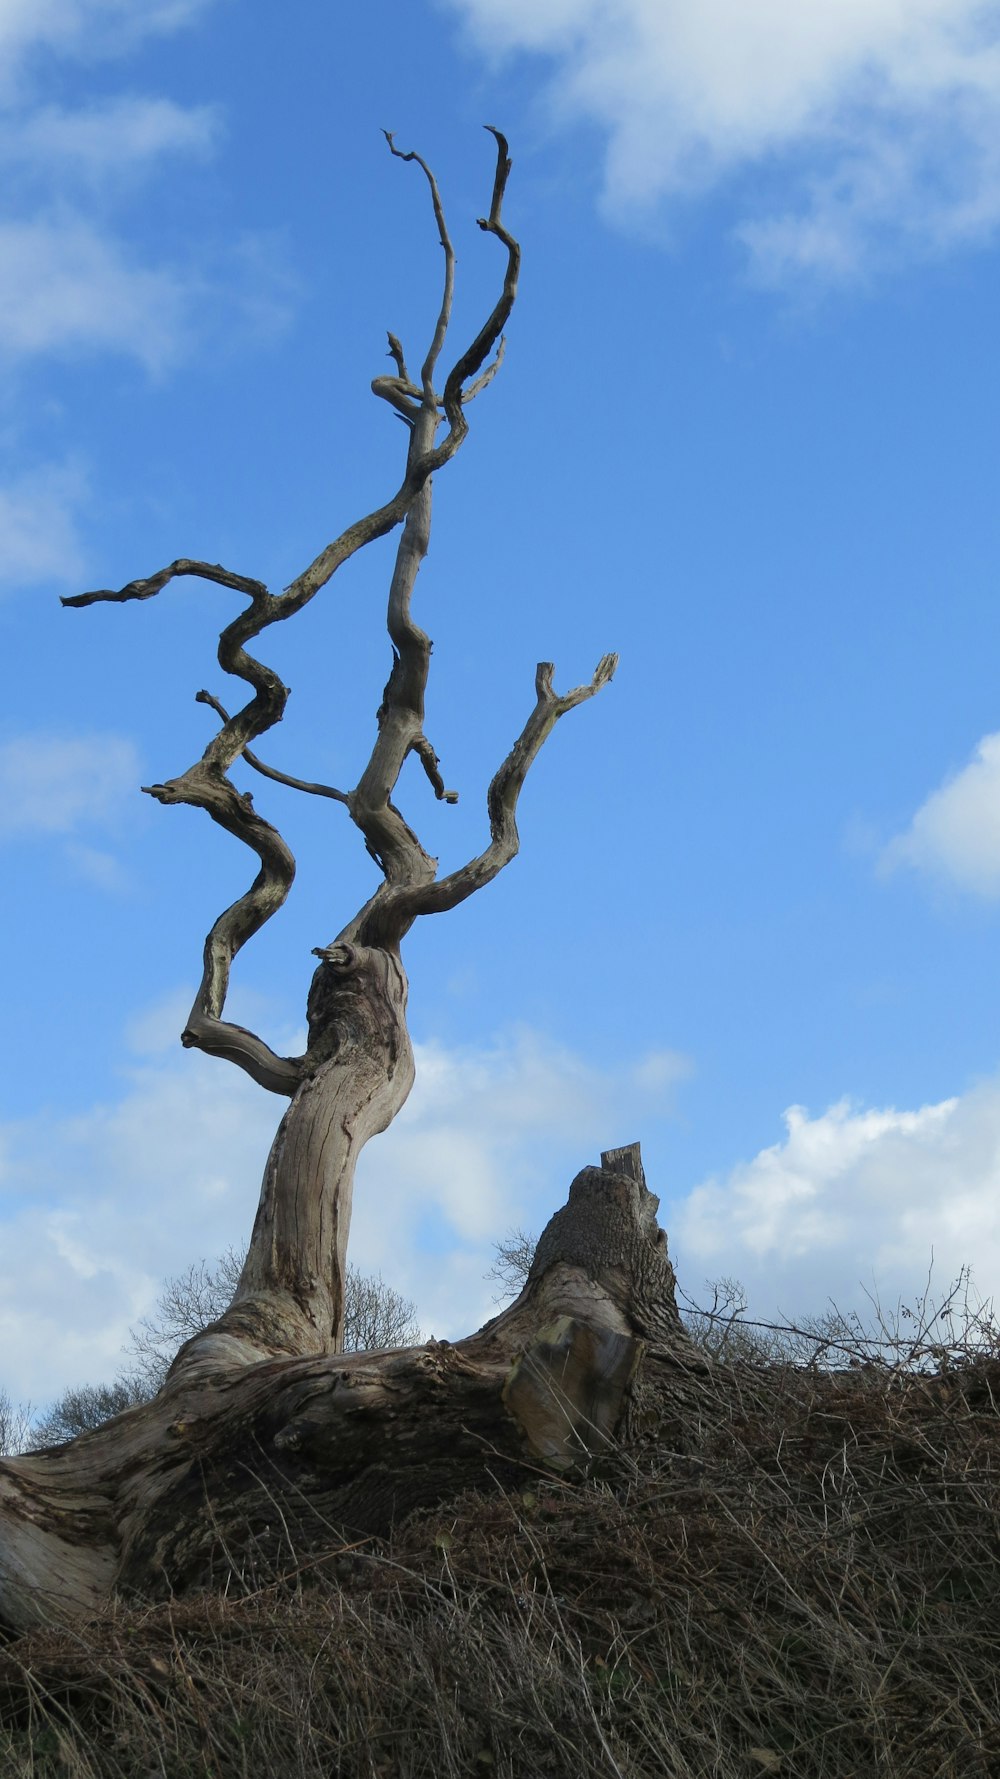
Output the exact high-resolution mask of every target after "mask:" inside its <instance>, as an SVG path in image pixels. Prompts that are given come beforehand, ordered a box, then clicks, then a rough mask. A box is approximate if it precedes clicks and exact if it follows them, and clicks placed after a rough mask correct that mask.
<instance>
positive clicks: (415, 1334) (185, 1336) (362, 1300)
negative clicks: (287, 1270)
mask: <svg viewBox="0 0 1000 1779" xmlns="http://www.w3.org/2000/svg"><path fill="white" fill-rule="evenodd" d="M245 1261H246V1250H245V1249H239V1248H232V1247H230V1248H227V1249H226V1250H225V1252H224V1253H223V1254H220V1256H219V1258H218V1260H215V1261H207V1260H196V1261H194V1262H193V1263H192V1264H191V1265H190V1266H189V1267H187V1268H186V1270H185V1271H184V1272H182V1273H178V1274H177V1275H176V1277H174V1278H170V1279H167V1280H166V1281H165V1283H164V1285H163V1288H162V1290H161V1292H160V1295H159V1297H158V1298H157V1300H156V1305H155V1307H154V1309H153V1310H152V1311H151V1313H150V1314H149V1315H148V1316H143V1317H142V1318H141V1320H140V1321H139V1322H138V1323H137V1324H136V1326H135V1327H134V1328H133V1329H132V1330H131V1333H130V1335H129V1338H128V1341H127V1342H126V1344H125V1352H126V1354H127V1355H128V1358H129V1361H130V1364H129V1368H128V1372H127V1374H126V1375H127V1376H128V1377H130V1378H132V1377H134V1378H135V1379H137V1380H139V1381H141V1383H142V1385H143V1387H144V1389H145V1392H146V1395H147V1396H153V1395H155V1394H156V1391H157V1390H159V1389H161V1388H162V1386H163V1384H164V1383H165V1382H166V1378H167V1373H168V1371H169V1370H170V1367H171V1365H172V1364H173V1362H174V1360H175V1358H176V1357H177V1354H178V1352H179V1350H180V1348H181V1347H182V1346H183V1345H184V1343H185V1342H186V1341H189V1340H193V1339H194V1336H195V1335H196V1334H201V1333H202V1332H203V1330H204V1329H206V1328H207V1327H208V1326H209V1325H210V1324H211V1323H212V1322H215V1321H217V1320H218V1318H219V1317H220V1316H221V1315H222V1314H223V1313H224V1312H225V1310H226V1309H227V1308H228V1306H229V1304H230V1303H231V1302H232V1299H233V1293H234V1291H235V1290H236V1287H237V1285H238V1284H239V1281H240V1275H241V1273H242V1271H243V1266H244V1263H245ZM344 1304H345V1313H344V1351H345V1353H360V1352H372V1351H374V1350H375V1349H376V1348H378V1347H410V1346H416V1344H417V1342H418V1341H419V1339H420V1329H419V1327H418V1326H417V1322H416V1305H415V1304H413V1303H411V1302H410V1300H409V1298H406V1297H401V1296H400V1295H399V1292H398V1291H394V1290H393V1289H392V1287H391V1285H387V1284H386V1283H385V1280H384V1279H383V1278H382V1276H381V1274H379V1273H363V1272H360V1271H359V1270H358V1268H357V1267H356V1266H352V1265H351V1264H350V1262H348V1266H347V1276H346V1280H345V1291H344ZM121 1406H122V1407H125V1406H127V1405H126V1404H124V1403H123V1404H121ZM110 1412H112V1413H116V1412H117V1410H112V1411H110ZM104 1418H105V1419H106V1418H107V1417H106V1416H105V1417H104ZM93 1424H95V1425H96V1423H93ZM77 1431H81V1429H79V1428H78V1429H77Z"/></svg>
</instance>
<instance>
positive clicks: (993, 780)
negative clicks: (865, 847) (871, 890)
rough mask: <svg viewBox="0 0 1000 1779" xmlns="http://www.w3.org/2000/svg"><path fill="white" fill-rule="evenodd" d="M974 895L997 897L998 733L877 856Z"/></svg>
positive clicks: (999, 869)
mask: <svg viewBox="0 0 1000 1779" xmlns="http://www.w3.org/2000/svg"><path fill="white" fill-rule="evenodd" d="M880 863H881V867H882V869H883V870H893V869H895V868H896V867H897V866H900V865H907V866H911V867H912V868H914V869H915V870H919V871H926V872H929V873H930V874H931V875H933V876H936V877H938V878H940V879H943V880H945V881H948V882H951V883H953V884H955V885H957V887H958V888H960V889H965V890H972V891H973V892H974V893H975V894H977V895H980V896H989V897H994V896H1000V734H995V735H984V736H983V738H982V740H981V741H980V742H979V743H978V744H977V746H976V751H975V754H974V755H973V758H972V759H971V760H970V761H969V764H968V765H967V766H964V767H963V768H962V770H961V772H957V773H956V774H955V776H954V777H953V778H950V779H947V780H946V782H945V783H944V784H943V785H942V786H941V787H940V789H938V790H936V791H932V793H931V795H930V796H929V797H928V798H927V800H926V802H925V803H922V804H921V805H920V808H919V809H918V810H917V812H916V814H915V816H914V817H913V820H912V821H911V823H910V825H909V827H908V828H907V829H906V830H905V832H904V833H902V834H897V835H896V837H895V838H894V839H893V840H891V841H890V842H889V844H888V846H886V847H885V848H884V849H883V851H882V855H881V860H880Z"/></svg>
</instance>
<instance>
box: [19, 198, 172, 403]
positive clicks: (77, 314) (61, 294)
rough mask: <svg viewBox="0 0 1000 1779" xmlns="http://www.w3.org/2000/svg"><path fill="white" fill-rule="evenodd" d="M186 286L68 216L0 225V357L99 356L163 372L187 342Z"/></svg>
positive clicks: (110, 239)
mask: <svg viewBox="0 0 1000 1779" xmlns="http://www.w3.org/2000/svg"><path fill="white" fill-rule="evenodd" d="M193 295H194V293H193V290H192V288H191V284H190V281H189V280H188V279H186V278H185V277H184V276H183V275H181V274H179V273H178V272H176V271H174V270H172V269H170V268H157V269H150V268H149V267H146V266H142V265H137V264H135V263H134V261H133V260H132V258H131V255H130V254H129V253H128V251H127V249H125V248H124V247H123V246H122V245H121V244H120V243H119V242H117V241H116V240H115V239H114V238H113V236H111V235H109V234H108V233H107V232H106V231H104V230H103V229H101V228H98V227H96V226H95V225H94V224H92V223H88V222H84V221H80V220H77V219H75V218H73V217H69V216H62V217H59V218H52V217H45V218H40V217H36V218H32V219H31V220H28V221H17V222H15V221H6V222H4V221H0V355H2V356H4V357H6V358H7V359H8V360H9V359H11V358H15V357H30V356H37V355H38V354H40V353H49V352H66V351H72V350H79V349H81V348H83V349H88V350H102V351H105V352H116V353H125V354H128V355H130V356H133V357H135V358H137V359H139V361H140V363H142V364H144V365H146V366H147V368H148V369H149V370H151V371H158V370H161V369H162V368H163V367H164V365H165V364H167V363H168V362H169V361H170V359H172V358H173V357H175V356H176V355H177V353H178V352H179V351H181V350H182V349H183V346H184V345H185V343H186V335H187V329H188V324H189V319H190V309H191V305H192V301H193Z"/></svg>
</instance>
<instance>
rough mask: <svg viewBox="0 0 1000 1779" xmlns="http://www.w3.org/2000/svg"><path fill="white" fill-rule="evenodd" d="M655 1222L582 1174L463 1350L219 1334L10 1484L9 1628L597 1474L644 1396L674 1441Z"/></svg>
mask: <svg viewBox="0 0 1000 1779" xmlns="http://www.w3.org/2000/svg"><path fill="white" fill-rule="evenodd" d="M618 1154H619V1155H620V1154H621V1152H618ZM616 1165H620V1164H618V1163H616ZM656 1205H657V1201H656V1199H655V1198H654V1197H653V1196H652V1194H650V1193H649V1192H647V1190H646V1188H645V1185H644V1184H643V1183H642V1180H641V1170H638V1169H637V1164H636V1166H635V1167H633V1169H632V1171H631V1172H629V1173H625V1172H619V1171H612V1170H611V1169H609V1168H607V1167H604V1168H593V1167H590V1168H584V1170H583V1171H582V1173H580V1174H579V1175H578V1176H577V1178H576V1180H575V1181H574V1182H573V1185H572V1187H571V1189H570V1196H569V1201H568V1203H567V1205H566V1206H565V1207H564V1209H563V1210H561V1211H559V1212H558V1213H557V1214H556V1216H555V1217H554V1218H553V1219H552V1221H551V1223H550V1224H549V1225H548V1228H547V1229H546V1230H545V1231H544V1233H543V1236H542V1238H541V1240H540V1242H539V1247H538V1255H537V1257H536V1260H535V1264H534V1266H533V1267H532V1271H531V1274H530V1276H529V1279H528V1281H527V1284H526V1285H525V1288H524V1290H523V1292H522V1293H521V1295H520V1297H519V1298H518V1299H517V1301H516V1302H515V1303H514V1304H512V1305H511V1306H510V1308H509V1309H506V1310H504V1311H503V1312H502V1314H501V1315H499V1316H497V1317H495V1318H494V1319H493V1320H492V1321H491V1322H488V1323H487V1324H486V1326H485V1327H484V1328H482V1329H480V1331H479V1332H478V1333H477V1334H474V1335H470V1336H469V1337H468V1339H466V1340H462V1341H458V1342H455V1343H454V1344H449V1343H448V1342H447V1341H434V1340H431V1341H429V1342H428V1343H427V1344H426V1345H425V1346H422V1347H415V1348H408V1349H400V1350H397V1351H389V1352H382V1353H366V1354H351V1355H336V1354H331V1353H330V1352H328V1351H327V1352H323V1351H315V1352H312V1353H307V1354H304V1355H302V1356H299V1357H295V1358H289V1357H280V1358H275V1357H260V1356H257V1357H255V1358H252V1357H251V1347H252V1345H253V1344H254V1343H251V1342H245V1341H244V1340H242V1339H241V1338H240V1337H239V1335H238V1333H237V1332H236V1325H235V1322H234V1323H232V1324H229V1325H228V1327H226V1328H224V1327H223V1324H225V1323H226V1322H227V1318H223V1324H219V1329H220V1333H219V1334H218V1335H217V1336H214V1337H213V1336H207V1337H205V1338H204V1340H200V1339H199V1340H195V1341H194V1342H191V1343H190V1344H189V1346H188V1347H187V1348H186V1349H185V1350H184V1352H183V1353H182V1354H181V1356H180V1358H179V1360H178V1362H177V1364H176V1365H175V1368H174V1371H173V1373H172V1375H171V1377H170V1379H169V1381H168V1383H167V1385H166V1387H165V1388H164V1390H163V1391H162V1392H161V1394H160V1396H158V1397H157V1398H156V1399H155V1401H153V1402H152V1403H148V1404H145V1405H143V1406H142V1407H140V1408H137V1409H132V1410H129V1411H128V1412H127V1413H125V1414H123V1415H120V1416H118V1417H117V1419H116V1420H114V1421H112V1422H109V1423H108V1424H107V1425H106V1426H105V1427H102V1428H99V1429H98V1430H97V1431H96V1432H94V1433H88V1434H84V1435H82V1436H81V1437H80V1438H79V1439H77V1440H74V1441H73V1442H72V1443H71V1444H69V1445H67V1446H63V1447H60V1448H58V1449H56V1450H54V1451H47V1452H39V1453H34V1454H29V1455H26V1456H24V1457H21V1458H17V1459H10V1460H7V1461H6V1462H4V1463H0V1624H2V1625H3V1626H4V1627H6V1628H7V1629H9V1630H17V1631H20V1630H23V1629H25V1628H27V1627H28V1626H30V1625H33V1624H37V1623H40V1622H46V1621H48V1620H52V1619H62V1620H73V1619H74V1618H80V1617H86V1616H88V1615H90V1614H92V1613H94V1612H95V1611H96V1610H98V1609H99V1608H100V1606H101V1605H102V1604H103V1602H105V1601H106V1600H107V1599H108V1598H109V1597H110V1595H111V1594H112V1593H113V1592H115V1591H118V1592H125V1593H135V1594H138V1595H142V1596H147V1597H148V1596H154V1597H155V1596H157V1595H163V1594H168V1593H169V1594H175V1595H177V1594H183V1593H184V1592H187V1591H190V1590H192V1589H197V1588H203V1587H212V1586H223V1585H224V1584H225V1580H226V1577H227V1575H229V1574H230V1573H232V1572H234V1571H236V1572H238V1573H239V1574H241V1575H244V1576H245V1575H246V1574H248V1573H250V1574H252V1573H254V1571H255V1570H259V1571H260V1572H261V1573H262V1574H263V1573H265V1572H267V1573H274V1571H275V1570H276V1569H277V1570H278V1571H280V1570H282V1569H291V1568H294V1567H295V1565H296V1564H302V1563H308V1562H309V1561H310V1560H313V1559H314V1558H315V1555H316V1553H317V1552H320V1551H323V1550H330V1549H331V1548H335V1547H336V1546H338V1545H340V1544H343V1543H350V1542H351V1541H353V1540H355V1539H364V1538H368V1537H372V1536H377V1535H378V1534H380V1533H384V1532H386V1531H387V1530H388V1528H389V1527H390V1525H391V1524H392V1523H393V1522H394V1521H396V1520H398V1519H399V1518H401V1517H402V1516H404V1515H406V1514H408V1513H410V1512H412V1511H413V1510H414V1509H416V1508H420V1507H426V1506H430V1505H433V1504H436V1503H438V1502H440V1501H442V1500H444V1499H447V1498H448V1497H450V1496H453V1495H456V1494H458V1493H460V1492H461V1491H462V1490H463V1489H466V1488H470V1487H475V1488H484V1487H485V1488H489V1487H494V1486H496V1485H497V1484H504V1483H509V1482H512V1481H513V1480H515V1479H516V1478H517V1477H518V1476H519V1475H523V1474H524V1473H525V1471H528V1472H533V1471H537V1469H538V1468H539V1467H542V1468H552V1469H555V1470H556V1471H565V1470H568V1469H571V1468H574V1467H579V1466H583V1467H587V1466H589V1465H590V1464H591V1463H592V1462H593V1461H594V1460H595V1458H598V1457H599V1455H600V1453H601V1451H602V1449H603V1448H604V1447H605V1445H606V1443H607V1442H608V1440H610V1439H614V1438H615V1437H617V1436H618V1435H619V1434H620V1433H621V1431H622V1429H623V1427H624V1426H625V1425H626V1423H627V1421H628V1419H629V1414H630V1411H631V1408H632V1405H633V1404H634V1403H635V1402H636V1401H638V1400H640V1399H641V1400H642V1401H644V1402H645V1403H646V1404H647V1406H648V1402H649V1400H650V1399H651V1397H650V1392H651V1391H652V1392H653V1394H654V1395H655V1397H656V1400H657V1402H658V1403H659V1405H660V1408H659V1412H660V1414H661V1415H662V1413H663V1412H664V1405H665V1404H666V1405H667V1409H668V1411H669V1412H670V1413H671V1414H672V1415H673V1416H674V1417H675V1418H676V1420H677V1427H678V1437H679V1438H680V1437H681V1436H682V1428H683V1423H684V1420H685V1417H686V1415H687V1414H688V1411H689V1407H690V1404H691V1403H692V1402H693V1400H694V1396H695V1393H696V1391H697V1381H698V1378H699V1376H700V1375H702V1374H703V1373H704V1369H705V1362H704V1360H703V1359H702V1358H700V1356H699V1355H698V1354H697V1353H696V1352H695V1351H694V1349H693V1348H692V1347H691V1346H690V1344H689V1342H688V1340H687V1337H686V1335H685V1334H684V1331H683V1328H682V1326H681V1324H680V1321H679V1318H678V1316H677V1310H676V1306H675V1302H674V1279H673V1271H672V1268H671V1265H670V1262H669V1259H668V1257H667V1248H666V1239H665V1237H664V1235H663V1232H662V1230H660V1229H659V1228H658V1226H657V1224H656V1216H655V1213H656ZM240 1301H241V1300H240V1297H239V1296H238V1297H237V1302H236V1304H235V1305H234V1308H233V1310H232V1311H231V1312H229V1314H230V1315H231V1316H233V1317H237V1316H238V1315H239V1313H240ZM248 1301H252V1300H248Z"/></svg>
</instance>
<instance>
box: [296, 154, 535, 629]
mask: <svg viewBox="0 0 1000 1779" xmlns="http://www.w3.org/2000/svg"><path fill="white" fill-rule="evenodd" d="M486 128H487V130H488V131H489V133H490V135H491V136H493V137H494V138H495V140H496V144H497V166H496V174H495V177H494V181H493V198H492V202H491V205H490V214H489V216H488V217H487V218H483V217H481V218H480V219H479V227H480V228H481V229H483V230H484V231H485V232H486V233H487V234H490V235H496V237H497V239H498V240H499V241H501V242H502V243H503V245H504V246H505V247H506V249H507V266H506V270H505V273H504V281H503V288H502V290H501V293H500V296H499V298H498V299H497V302H496V304H495V305H494V307H493V309H492V311H491V313H490V315H489V317H488V319H487V320H486V322H485V323H484V324H483V326H482V327H481V328H480V330H479V332H478V334H477V335H476V337H475V339H474V340H473V342H472V344H471V346H469V348H468V349H467V351H465V352H464V353H463V354H462V356H461V358H460V359H459V360H458V362H457V364H455V366H454V367H453V369H452V371H451V372H450V374H449V377H448V380H447V382H446V384H445V390H444V397H443V406H444V410H445V415H446V417H447V421H448V433H447V436H446V437H445V438H444V439H442V441H441V443H440V444H439V445H438V446H436V447H435V448H433V449H427V450H425V451H421V452H419V453H418V452H413V451H411V453H410V456H409V459H408V462H407V470H406V477H405V479H404V481H403V482H402V484H401V486H400V488H399V489H398V490H397V492H396V493H395V494H394V495H393V497H392V499H391V500H389V501H387V502H386V503H385V505H384V506H381V507H377V508H376V509H375V510H374V511H373V512H371V513H369V514H367V515H366V517H365V518H364V519H359V520H357V522H356V523H355V524H354V525H351V526H348V528H347V530H346V531H343V532H341V534H340V536H339V537H337V538H334V540H333V542H332V543H330V544H328V545H327V546H326V548H325V549H324V550H322V551H321V552H320V554H319V555H318V556H317V557H316V559H315V561H313V562H311V563H310V564H309V566H308V568H306V569H304V570H303V572H302V573H301V574H300V575H299V576H297V578H296V579H295V580H294V581H292V582H291V584H290V585H289V586H288V587H286V589H285V592H284V593H283V594H282V596H281V598H280V599H279V600H276V601H275V603H276V605H278V606H280V608H281V609H280V611H278V612H277V613H276V615H277V616H279V617H285V616H290V615H291V614H292V613H293V612H296V611H299V610H301V608H302V606H304V605H306V604H307V603H308V601H309V600H310V599H312V598H313V597H314V595H315V594H316V593H318V592H319V590H320V588H321V587H324V586H325V585H326V583H327V581H329V580H330V578H331V576H332V575H334V574H335V573H336V571H337V569H338V568H340V567H341V566H342V564H343V563H344V562H346V561H347V560H348V559H349V557H351V556H353V555H354V554H355V553H356V551H358V550H360V549H362V548H363V547H364V546H365V545H366V544H369V543H373V542H374V541H375V539H376V538H380V537H385V535H386V533H387V532H389V531H391V530H392V529H393V527H394V526H395V525H398V524H399V522H400V520H401V519H404V518H405V517H406V514H407V513H408V511H409V508H410V505H411V503H412V501H413V500H414V499H415V497H416V495H417V494H418V493H419V492H420V490H421V488H422V487H423V486H424V483H425V482H426V481H427V479H428V477H430V476H432V475H434V474H435V472H436V471H437V470H439V469H441V468H442V467H443V465H444V464H446V463H448V462H449V461H450V460H451V458H452V457H454V456H455V454H456V452H457V451H458V450H459V449H460V447H461V445H462V443H463V442H464V440H465V438H466V436H467V434H468V431H469V423H468V421H467V420H466V418H465V415H464V414H463V412H462V405H463V401H462V398H463V395H464V393H465V391H466V385H467V384H468V382H469V379H470V378H473V379H474V378H476V377H477V376H478V374H479V372H480V371H481V370H482V368H483V365H484V364H485V362H486V360H487V358H488V357H489V354H490V353H491V352H492V350H493V348H494V346H495V345H496V344H497V342H498V341H499V339H500V337H501V335H502V333H503V330H504V328H505V327H506V325H507V322H508V320H509V319H510V314H511V310H512V309H513V307H514V301H515V298H516V296H517V280H518V274H519V271H520V265H521V249H520V247H519V246H518V243H517V242H516V241H515V239H514V237H513V235H511V234H510V233H509V232H508V230H507V229H506V228H505V227H504V225H503V222H502V220H501V208H502V204H503V197H504V193H505V191H506V187H507V179H508V177H509V175H510V169H511V162H510V157H509V155H508V152H507V141H506V138H505V137H504V136H502V135H501V133H500V131H499V130H496V129H494V128H493V126H492V124H487V125H486ZM390 146H391V145H390ZM393 153H394V154H395V155H396V157H397V159H401V160H403V159H406V158H408V157H406V156H404V155H401V154H400V152H399V150H398V149H393ZM414 158H416V157H414ZM397 344H398V342H397ZM392 355H393V356H394V357H395V353H393V354H392ZM396 362H397V366H398V363H399V360H398V359H397V361H396ZM390 381H391V382H394V381H395V380H394V379H387V380H386V382H387V383H388V382H390ZM380 393H382V392H381V391H380ZM386 399H388V396H387V395H386ZM393 405H394V406H395V407H396V410H397V412H399V413H402V409H401V408H400V407H399V405H398V403H393ZM403 417H404V418H408V416H406V415H404V416H403Z"/></svg>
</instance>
